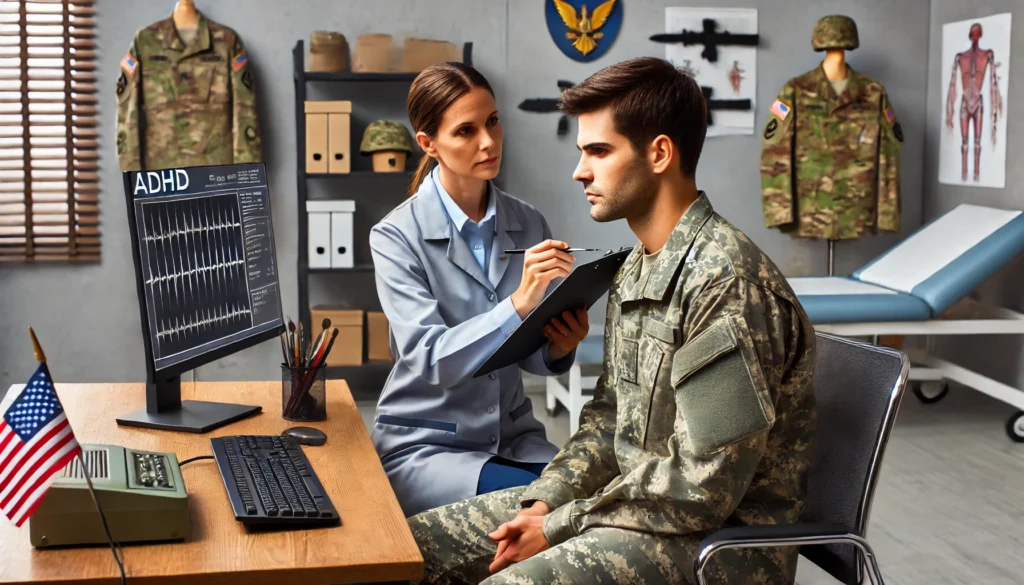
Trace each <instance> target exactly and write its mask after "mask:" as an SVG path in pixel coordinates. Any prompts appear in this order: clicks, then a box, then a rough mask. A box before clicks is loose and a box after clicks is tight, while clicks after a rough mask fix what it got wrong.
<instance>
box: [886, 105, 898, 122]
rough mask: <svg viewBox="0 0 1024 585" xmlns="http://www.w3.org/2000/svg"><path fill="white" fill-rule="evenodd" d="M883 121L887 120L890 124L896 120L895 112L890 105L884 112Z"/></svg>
mask: <svg viewBox="0 0 1024 585" xmlns="http://www.w3.org/2000/svg"><path fill="white" fill-rule="evenodd" d="M885 119H886V120H889V123H890V124H892V121H893V120H895V119H896V110H895V109H894V108H893V107H892V105H890V106H889V107H888V108H887V109H886V110H885Z"/></svg>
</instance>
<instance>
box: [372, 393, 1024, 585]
mask: <svg viewBox="0 0 1024 585" xmlns="http://www.w3.org/2000/svg"><path fill="white" fill-rule="evenodd" d="M533 404H534V410H535V411H536V412H535V414H536V415H537V417H538V419H539V420H541V421H543V422H544V423H545V425H546V426H547V428H548V429H549V430H548V438H549V439H551V440H552V442H554V443H555V444H557V445H561V444H563V443H564V442H565V441H566V439H567V438H568V435H569V420H568V415H567V414H566V413H565V411H564V409H563V410H562V411H561V412H560V413H559V415H558V416H556V417H555V418H553V419H552V418H549V417H548V416H547V414H546V413H545V411H544V397H543V394H538V395H535V396H533ZM360 412H361V414H362V415H363V420H364V422H365V423H366V424H367V425H369V424H371V421H372V420H373V412H374V404H373V403H368V402H361V403H360ZM1011 413H1012V409H1011V408H1010V407H1008V406H1006V405H1005V404H1002V403H1000V402H997V401H995V400H993V399H990V398H988V397H986V396H984V395H982V394H980V393H978V392H975V391H973V390H969V389H963V388H957V387H954V388H953V389H952V390H951V391H950V394H949V396H947V397H946V399H944V400H943V401H941V402H939V403H936V404H932V405H923V404H921V403H920V402H918V401H917V399H915V398H914V397H913V395H910V394H908V395H907V397H906V399H905V400H904V401H903V406H902V409H901V411H900V415H899V418H898V420H897V423H896V427H895V429H894V431H893V436H892V439H891V440H890V442H889V446H888V450H887V452H886V457H885V460H884V462H883V467H882V472H881V476H880V479H879V486H878V489H877V491H876V495H875V500H874V506H873V508H872V515H871V524H870V526H869V529H868V535H867V536H868V541H869V542H870V543H871V545H872V547H873V548H874V549H875V553H876V554H877V556H878V559H879V563H880V565H881V568H882V574H883V577H884V579H885V582H886V584H887V585H962V584H967V583H970V584H984V585H1020V584H1021V583H1024V554H1021V551H1022V550H1024V498H1022V496H1021V493H1022V492H1021V486H1024V444H1016V443H1013V442H1011V441H1010V440H1009V438H1008V437H1007V435H1006V432H1005V431H1004V425H1005V424H1006V420H1007V418H1008V417H1009V415H1010V414H1011ZM797 582H798V583H799V584H800V585H826V584H832V583H836V581H834V580H832V579H831V578H830V577H829V576H828V575H827V574H825V573H824V572H822V571H821V570H819V569H817V568H816V567H814V566H813V565H811V564H810V563H809V562H806V561H802V562H801V564H800V568H799V570H798V574H797Z"/></svg>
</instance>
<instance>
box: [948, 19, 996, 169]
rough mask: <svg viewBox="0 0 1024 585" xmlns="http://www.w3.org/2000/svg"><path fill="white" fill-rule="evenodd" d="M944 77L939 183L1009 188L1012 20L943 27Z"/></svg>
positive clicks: (981, 20)
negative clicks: (1007, 163)
mask: <svg viewBox="0 0 1024 585" xmlns="http://www.w3.org/2000/svg"><path fill="white" fill-rule="evenodd" d="M942 71H944V72H945V73H944V76H945V75H948V76H949V77H947V78H946V79H943V84H942V104H943V105H944V106H945V108H944V109H945V111H944V113H943V116H942V126H941V128H940V134H939V135H940V137H941V138H940V140H939V182H940V183H945V184H947V185H966V186H971V187H996V188H1002V187H1004V186H1005V184H1006V111H1007V109H1006V105H1007V89H1008V88H1009V86H1010V80H1009V74H1010V14H1009V13H1007V14H996V15H993V16H987V17H984V18H974V19H970V20H962V21H959V22H951V23H947V24H945V25H943V27H942ZM947 80H948V83H947V82H946V81H947Z"/></svg>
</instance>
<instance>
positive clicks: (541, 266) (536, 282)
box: [512, 240, 576, 319]
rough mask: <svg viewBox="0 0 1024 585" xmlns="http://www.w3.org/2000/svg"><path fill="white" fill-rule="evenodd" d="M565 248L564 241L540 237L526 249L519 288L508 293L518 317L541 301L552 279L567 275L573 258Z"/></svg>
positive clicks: (566, 246)
mask: <svg viewBox="0 0 1024 585" xmlns="http://www.w3.org/2000/svg"><path fill="white" fill-rule="evenodd" d="M568 247H569V245H568V244H566V243H565V242H560V241H558V240H544V241H543V242H541V243H539V244H537V245H536V246H534V247H532V248H530V249H529V250H527V251H526V254H525V256H524V258H523V278H522V280H521V281H520V282H519V288H518V289H516V292H514V293H512V306H514V307H515V308H516V312H517V313H519V317H520V318H523V319H525V318H526V315H528V314H529V313H530V311H532V310H533V309H534V308H535V307H536V306H537V305H539V304H540V302H541V301H543V300H544V295H545V294H546V293H547V290H548V285H549V284H550V283H551V281H552V280H554V279H556V278H562V277H566V276H569V272H570V271H571V270H572V263H573V262H574V261H575V260H576V258H575V257H574V256H572V255H570V254H568V253H566V252H563V251H562V250H563V249H564V248H568Z"/></svg>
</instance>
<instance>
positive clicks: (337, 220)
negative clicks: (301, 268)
mask: <svg viewBox="0 0 1024 585" xmlns="http://www.w3.org/2000/svg"><path fill="white" fill-rule="evenodd" d="M355 211H356V202H355V201H349V200H338V201H307V202H306V212H307V213H308V214H309V220H308V221H309V236H308V239H309V267H310V268H352V267H354V266H355V261H354V258H355V256H354V250H353V249H352V240H353V237H352V231H353V219H354V216H355Z"/></svg>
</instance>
